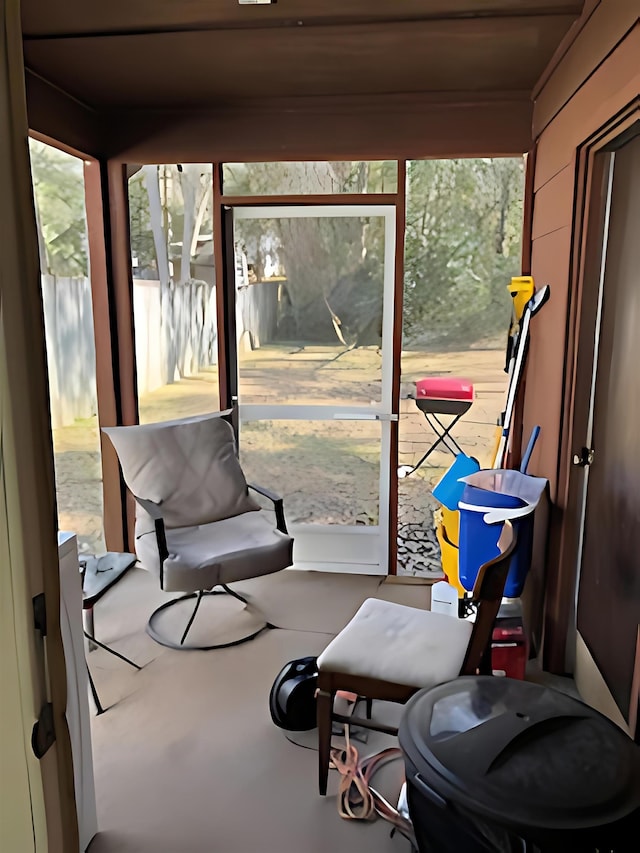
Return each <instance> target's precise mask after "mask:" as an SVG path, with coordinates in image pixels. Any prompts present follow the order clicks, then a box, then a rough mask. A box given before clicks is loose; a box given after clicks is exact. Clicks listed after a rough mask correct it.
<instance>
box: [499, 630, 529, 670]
mask: <svg viewBox="0 0 640 853" xmlns="http://www.w3.org/2000/svg"><path fill="white" fill-rule="evenodd" d="M528 659H529V643H528V642H527V638H526V636H525V633H524V629H523V627H522V621H521V620H520V619H503V620H500V619H499V620H498V624H497V625H496V627H495V628H494V629H493V642H492V643H491V668H492V669H493V671H494V674H496V675H506V676H507V677H508V678H519V679H521V680H522V679H524V676H525V673H526V669H527V660H528Z"/></svg>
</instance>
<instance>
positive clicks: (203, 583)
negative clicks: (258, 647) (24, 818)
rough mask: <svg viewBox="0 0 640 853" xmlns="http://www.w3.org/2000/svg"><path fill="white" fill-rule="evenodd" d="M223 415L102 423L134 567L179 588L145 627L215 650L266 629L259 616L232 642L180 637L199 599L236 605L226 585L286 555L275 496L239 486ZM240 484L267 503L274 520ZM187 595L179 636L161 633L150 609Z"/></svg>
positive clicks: (287, 559) (287, 541)
mask: <svg viewBox="0 0 640 853" xmlns="http://www.w3.org/2000/svg"><path fill="white" fill-rule="evenodd" d="M228 414H229V412H217V413H215V414H211V415H203V416H198V417H192V418H184V419H181V420H174V421H164V422H162V423H153V424H141V425H138V426H123V427H103V429H102V431H103V432H104V433H105V434H106V435H107V436H108V437H109V439H110V441H111V443H112V444H113V446H114V448H115V450H116V453H117V455H118V459H119V461H120V467H121V469H122V474H123V477H124V480H125V483H126V484H127V486H128V488H129V490H130V491H131V493H132V494H133V496H134V497H135V499H136V527H135V550H136V555H137V557H138V560H139V562H140V565H141V566H142V567H143V568H145V569H147V570H148V571H150V572H152V573H154V574H156V575H157V576H158V577H159V580H160V586H161V588H162V589H163V590H166V591H168V592H182V593H185V594H184V595H182V596H180V597H178V598H175V599H172V600H171V601H168V602H166V603H164V604H163V605H161V607H159V608H157V610H155V611H154V612H153V613H152V615H151V617H150V619H149V623H148V625H147V631H148V633H149V634H150V636H152V637H153V639H154V640H156V641H157V642H159V643H161V644H163V645H165V646H169V647H171V648H177V649H194V648H197V649H213V648H221V647H224V646H230V645H236V644H237V643H239V642H245V641H246V640H250V639H252V638H253V637H255V636H256V635H257V634H258V633H260V631H262V630H263V629H264V628H265V627H267V625H268V623H267V622H266V620H265V621H262V622H260V625H259V627H258V629H257V630H252V631H251V633H249V634H248V635H246V636H243V637H242V638H241V639H239V640H238V639H236V640H233V641H231V642H219V643H211V644H205V645H188V644H186V638H187V634H188V633H189V629H190V628H191V626H192V624H193V620H194V619H195V616H196V613H197V612H198V608H199V607H200V604H201V602H202V600H203V598H204V597H205V596H207V595H213V594H214V593H219V592H222V591H224V592H226V593H229V594H231V595H232V596H234V597H235V598H238V599H240V601H243V602H244V603H245V604H246V603H247V601H246V599H245V598H243V597H242V596H241V595H239V593H237V592H235V591H234V590H232V589H230V587H229V586H228V584H231V583H233V582H234V581H240V580H245V579H247V578H254V577H257V576H259V575H266V574H269V573H271V572H277V571H280V570H281V569H285V568H287V567H288V566H290V565H291V564H292V562H293V557H292V553H293V539H292V538H291V537H290V536H289V535H288V533H287V527H286V523H285V517H284V507H283V501H282V498H281V497H280V496H279V495H277V494H274V493H273V492H271V491H269V490H267V489H264V488H262V487H260V486H256V485H250V484H248V483H247V481H246V479H245V476H244V473H243V471H242V468H241V467H240V463H239V461H238V456H237V447H236V442H235V436H234V432H233V428H232V426H231V424H230V423H229V422H228V420H226V417H227V416H228ZM250 489H252V490H254V491H255V492H257V493H260V494H262V495H263V496H264V497H266V498H268V499H269V500H270V501H271V503H272V505H273V510H274V511H275V521H274V517H273V513H271V512H267V511H265V510H263V509H262V507H261V506H260V504H259V503H257V502H256V501H255V500H254V499H253V497H252V496H251V495H250V494H249V490H250ZM189 598H195V599H196V604H195V608H194V610H193V613H192V614H191V615H190V617H189V620H188V624H187V625H186V627H185V629H184V632H183V634H182V638H181V639H180V640H179V641H176V640H175V639H171V638H168V637H166V636H164V635H163V633H162V632H160V631H159V630H158V627H157V620H158V616H159V614H160V613H161V612H162V611H165V610H167V608H170V607H172V606H173V605H174V604H177V603H178V602H180V601H184V600H185V599H189Z"/></svg>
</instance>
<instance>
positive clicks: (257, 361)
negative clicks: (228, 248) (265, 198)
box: [233, 205, 397, 574]
mask: <svg viewBox="0 0 640 853" xmlns="http://www.w3.org/2000/svg"><path fill="white" fill-rule="evenodd" d="M233 223H234V247H235V285H236V293H235V297H236V301H235V305H236V318H235V319H236V337H237V347H238V351H237V364H238V376H237V380H238V386H237V387H238V413H239V448H240V456H241V459H242V465H243V468H244V470H245V472H246V474H247V477H248V479H249V480H250V481H252V482H257V483H260V484H262V485H265V486H267V487H269V488H272V489H274V490H275V491H277V492H278V493H279V494H281V495H282V496H283V498H284V506H285V514H286V517H287V523H288V525H289V528H290V531H291V533H292V535H293V536H294V537H295V546H294V560H295V564H296V566H298V567H300V568H319V569H323V570H336V571H343V570H349V571H354V570H355V571H358V570H359V571H362V572H364V573H373V574H377V573H380V574H386V573H387V570H388V550H389V542H388V531H389V470H390V463H389V454H390V421H391V420H392V418H395V417H397V416H394V415H392V369H393V365H392V332H393V290H394V259H395V208H394V207H393V206H390V205H348V206H347V205H344V206H342V205H331V206H329V205H327V206H323V205H322V206H316V205H314V206H299V207H298V206H296V207H292V206H291V207H290V206H278V207H262V206H261V207H257V206H256V207H249V206H246V207H234V209H233ZM354 567H355V568H354Z"/></svg>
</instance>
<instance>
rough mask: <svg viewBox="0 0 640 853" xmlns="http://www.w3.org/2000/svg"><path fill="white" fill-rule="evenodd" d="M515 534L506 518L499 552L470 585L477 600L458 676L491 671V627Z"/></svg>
mask: <svg viewBox="0 0 640 853" xmlns="http://www.w3.org/2000/svg"><path fill="white" fill-rule="evenodd" d="M516 539H517V534H516V531H515V529H514V527H513V525H512V523H511V522H510V521H505V522H504V523H503V527H502V532H501V533H500V538H499V539H498V550H499V552H500V553H499V554H498V556H497V557H494V559H493V560H489V561H488V562H486V563H484V564H483V565H482V566H480V569H479V570H478V576H477V577H476V580H475V583H474V585H473V593H472V598H473V601H474V602H476V603H477V609H476V615H475V621H474V623H473V630H472V632H471V637H470V638H469V645H468V646H467V652H466V655H465V658H464V661H463V664H462V668H461V669H460V675H476V674H477V673H478V672H481V673H482V674H488V675H490V674H491V666H490V653H491V640H492V634H493V628H494V626H495V622H496V617H497V615H498V611H499V610H500V604H501V603H502V596H503V595H504V588H505V585H506V583H507V575H508V574H509V566H510V565H511V557H512V556H513V552H514V550H515V547H516Z"/></svg>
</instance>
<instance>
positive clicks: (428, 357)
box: [53, 340, 507, 574]
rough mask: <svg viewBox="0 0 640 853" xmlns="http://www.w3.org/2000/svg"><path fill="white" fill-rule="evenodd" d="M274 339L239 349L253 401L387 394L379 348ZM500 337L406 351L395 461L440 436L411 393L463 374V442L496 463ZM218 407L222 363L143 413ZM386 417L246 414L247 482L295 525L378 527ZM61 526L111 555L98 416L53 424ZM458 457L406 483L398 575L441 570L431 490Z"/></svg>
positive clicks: (351, 399)
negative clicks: (470, 396) (466, 389)
mask: <svg viewBox="0 0 640 853" xmlns="http://www.w3.org/2000/svg"><path fill="white" fill-rule="evenodd" d="M340 352H341V349H340V348H332V347H307V348H305V350H300V351H299V352H297V351H296V350H293V349H292V348H291V347H286V346H282V347H277V346H274V345H270V346H268V347H264V348H262V349H258V350H255V351H253V352H247V353H244V354H242V356H241V368H240V370H241V395H242V401H243V402H245V403H266V402H269V403H275V402H279V403H284V402H289V403H303V402H304V403H313V404H317V405H322V404H325V405H329V404H331V405H335V404H336V403H338V404H342V405H345V406H347V405H366V404H367V403H370V402H371V401H375V400H377V399H379V378H380V356H379V354H378V352H377V350H376V349H375V348H373V347H372V348H358V349H355V350H352V351H350V352H347V353H344V354H343V355H341V356H340V357H339V358H336V355H338V354H339V353H340ZM503 367H504V344H503V342H502V341H500V340H493V341H490V342H488V343H487V344H485V345H484V346H478V347H477V348H474V349H472V350H464V351H463V350H460V351H450V352H438V353H434V352H430V353H426V352H414V351H405V352H404V353H403V355H402V388H401V397H402V400H401V409H400V429H399V458H398V464H399V465H400V466H402V465H414V464H415V463H416V462H417V461H418V460H419V459H420V458H421V456H422V455H423V454H424V452H425V451H426V450H427V448H428V447H429V446H430V445H431V444H432V443H433V441H434V440H435V435H434V433H433V432H432V430H431V428H430V427H429V425H428V424H427V422H426V419H425V418H424V415H423V414H422V412H420V411H419V410H418V408H417V406H416V404H415V402H414V401H413V400H412V399H408V398H409V395H411V394H413V392H414V383H415V381H416V380H417V379H420V378H422V377H424V376H447V375H448V376H460V377H464V378H467V379H470V380H471V381H472V382H473V384H474V390H475V400H474V403H473V405H472V406H471V408H470V409H469V411H468V412H467V413H466V414H465V415H464V416H463V418H462V419H461V420H460V421H459V422H458V424H457V425H456V427H455V428H454V431H453V434H454V436H455V437H456V440H457V441H458V443H459V444H460V445H461V446H462V448H463V449H464V450H465V452H467V453H468V454H469V455H472V456H475V457H476V458H477V459H478V461H479V462H480V463H481V465H483V466H487V465H489V464H490V462H491V456H492V451H493V446H494V438H495V425H496V422H497V418H498V416H499V413H500V411H501V409H502V407H503V401H504V392H505V388H506V379H507V377H506V374H505V372H504V369H503ZM217 410H218V397H217V378H216V373H215V370H211V371H208V372H203V373H200V374H198V375H197V376H195V377H191V378H188V379H183V380H181V381H179V382H175V383H173V384H171V385H165V386H163V387H161V388H158V389H156V390H154V391H152V392H150V393H147V394H145V395H143V396H142V397H141V399H140V416H141V421H142V422H145V423H150V422H153V421H161V420H167V419H171V418H176V417H184V416H188V415H193V414H201V413H202V414H204V413H205V412H210V411H217ZM378 436H379V425H378V424H377V422H375V421H357V420H355V421H353V420H350V421H349V420H348V421H337V422H336V421H286V420H281V421H272V422H270V423H265V422H249V423H247V424H245V425H244V427H243V429H242V434H241V456H242V462H243V466H244V468H245V470H246V473H247V476H248V479H250V480H252V481H254V482H258V483H262V484H264V485H268V486H269V487H271V488H274V489H275V490H276V491H278V492H280V494H282V495H283V497H284V499H285V510H286V514H287V518H288V520H289V522H290V523H295V522H296V521H304V522H317V523H330V524H371V523H376V522H377V517H378V471H379V453H380V450H379V439H378ZM53 439H54V450H55V465H56V481H57V494H58V505H59V506H58V510H59V525H60V528H61V529H64V530H71V531H75V532H76V533H77V534H78V541H79V547H80V549H81V550H82V551H85V552H88V553H97V552H101V551H104V550H105V548H106V546H105V543H104V538H103V531H102V488H101V470H100V450H99V438H98V430H97V422H96V418H95V417H94V418H90V419H86V420H83V421H76V422H75V424H74V425H73V426H65V427H61V428H59V429H55V430H54V431H53ZM452 461H453V456H452V455H451V453H449V452H448V451H446V450H443V449H442V448H441V449H438V450H437V451H436V452H435V453H434V454H433V455H432V456H431V457H430V458H429V459H428V460H427V461H426V462H425V463H424V464H423V465H422V466H421V467H420V468H418V469H417V470H416V471H415V472H414V473H412V474H410V475H409V476H407V477H405V478H403V479H400V480H399V485H398V491H399V496H398V501H399V518H398V535H399V566H398V571H399V572H400V573H406V574H416V573H420V572H424V571H430V572H433V571H438V569H439V565H440V562H439V550H438V545H437V540H436V538H435V533H434V529H433V520H432V511H433V509H434V508H435V507H436V506H437V502H436V501H435V500H434V498H433V497H432V495H431V490H432V488H433V486H434V484H435V483H436V482H437V480H438V479H439V478H440V477H441V476H442V474H443V473H444V471H445V470H446V469H447V468H448V466H449V465H450V463H451V462H452Z"/></svg>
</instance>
